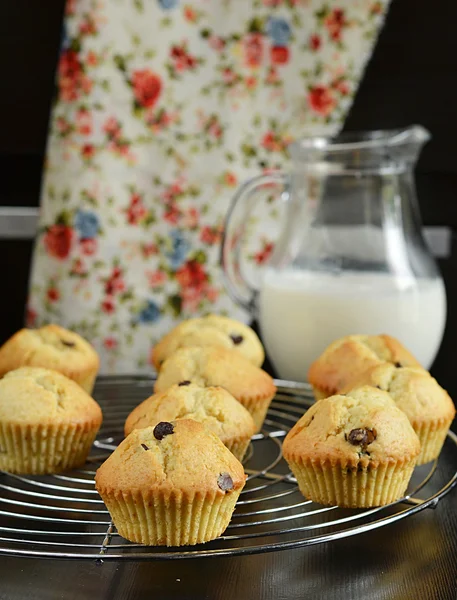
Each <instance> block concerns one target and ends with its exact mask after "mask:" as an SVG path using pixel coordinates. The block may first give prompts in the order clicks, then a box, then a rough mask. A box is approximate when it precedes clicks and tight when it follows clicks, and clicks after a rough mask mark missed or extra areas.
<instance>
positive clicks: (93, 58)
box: [86, 50, 98, 67]
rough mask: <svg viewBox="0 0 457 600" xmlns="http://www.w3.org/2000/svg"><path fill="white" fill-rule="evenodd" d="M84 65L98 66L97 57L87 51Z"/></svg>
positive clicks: (92, 52)
mask: <svg viewBox="0 0 457 600" xmlns="http://www.w3.org/2000/svg"><path fill="white" fill-rule="evenodd" d="M86 65H89V67H96V66H97V65H98V56H97V55H96V54H95V52H94V51H93V50H89V52H88V53H87V56H86Z"/></svg>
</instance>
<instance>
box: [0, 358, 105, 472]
mask: <svg viewBox="0 0 457 600" xmlns="http://www.w3.org/2000/svg"><path fill="white" fill-rule="evenodd" d="M101 423H102V411H101V409H100V407H99V405H98V404H97V403H96V402H95V400H93V399H92V398H91V397H90V396H89V395H88V394H87V392H85V391H84V390H83V389H82V388H81V387H80V386H79V385H78V384H76V383H75V382H74V381H72V380H71V379H68V378H67V377H65V376H64V375H62V374H61V373H58V372H57V371H51V370H48V369H40V368H37V367H23V368H21V369H16V370H15V371H10V372H8V373H7V374H6V375H5V376H4V377H3V379H1V380H0V469H1V470H3V471H8V472H10V473H29V474H44V473H57V472H59V471H64V470H65V469H71V468H75V467H79V466H81V465H83V464H84V463H85V462H86V458H87V455H88V453H89V451H90V449H91V447H92V443H93V441H94V439H95V436H96V435H97V432H98V430H99V428H100V425H101Z"/></svg>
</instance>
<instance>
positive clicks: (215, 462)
mask: <svg viewBox="0 0 457 600" xmlns="http://www.w3.org/2000/svg"><path fill="white" fill-rule="evenodd" d="M245 481H246V476H245V474H244V470H243V467H242V465H241V463H240V462H239V461H238V460H237V459H236V458H235V457H234V456H233V454H232V453H231V452H230V450H228V449H227V448H226V447H225V446H224V444H223V443H222V442H221V440H220V439H219V438H218V437H217V435H216V434H214V433H212V432H211V431H208V430H207V429H206V428H205V427H204V426H203V425H202V424H201V423H198V422H197V421H192V420H191V419H182V420H178V421H174V422H160V423H158V424H157V425H156V426H155V427H146V428H145V429H135V430H134V431H132V433H131V434H130V435H129V436H127V437H126V438H125V440H124V441H123V442H122V443H121V444H120V445H119V446H118V447H117V448H116V450H115V451H114V452H113V453H112V454H111V456H110V457H109V458H108V459H107V460H106V461H105V462H104V463H103V465H102V466H101V467H100V468H99V469H98V471H97V474H96V476H95V482H96V488H97V490H99V491H100V492H102V493H103V491H111V492H117V491H119V492H123V491H128V492H133V493H134V492H143V493H146V494H148V493H150V492H151V491H152V490H157V489H159V490H160V491H162V492H165V493H166V492H169V493H171V492H177V491H181V492H184V493H188V494H192V495H193V494H202V495H205V494H208V493H212V494H217V495H220V494H226V493H227V494H228V493H230V492H231V491H233V490H241V489H242V488H243V486H244V484H245Z"/></svg>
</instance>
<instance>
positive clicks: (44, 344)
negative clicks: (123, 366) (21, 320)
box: [0, 325, 100, 394]
mask: <svg viewBox="0 0 457 600" xmlns="http://www.w3.org/2000/svg"><path fill="white" fill-rule="evenodd" d="M99 365H100V359H99V357H98V354H97V353H96V352H95V350H94V349H93V348H92V346H91V345H90V344H89V342H86V340H85V339H83V338H82V337H81V336H80V335H78V334H77V333H74V332H73V331H68V329H64V328H63V327H60V326H59V325H45V326H44V327H40V329H21V330H20V331H18V332H17V333H15V334H14V335H13V336H12V337H11V338H10V339H9V340H7V341H6V342H5V343H4V344H3V346H2V347H1V348H0V376H1V375H4V374H5V373H8V371H12V370H13V369H18V368H19V367H26V366H27V367H42V368H44V369H53V370H54V371H59V373H63V375H66V376H67V377H69V378H70V379H73V381H76V383H79V385H80V386H81V387H82V388H84V389H85V390H86V392H87V393H88V394H91V393H92V390H93V387H94V382H95V378H96V377H97V373H98V369H99Z"/></svg>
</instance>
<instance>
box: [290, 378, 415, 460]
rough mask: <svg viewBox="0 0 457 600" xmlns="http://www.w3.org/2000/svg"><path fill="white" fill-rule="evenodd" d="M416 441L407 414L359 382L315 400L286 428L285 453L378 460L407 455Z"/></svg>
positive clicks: (412, 454)
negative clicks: (290, 427) (356, 384)
mask: <svg viewBox="0 0 457 600" xmlns="http://www.w3.org/2000/svg"><path fill="white" fill-rule="evenodd" d="M419 452H420V443H419V439H418V437H417V435H416V434H415V433H414V430H413V428H412V427H411V424H410V422H409V421H408V418H407V416H406V415H405V414H404V413H403V412H402V411H401V410H400V409H399V408H398V407H397V406H396V405H395V402H394V401H393V400H392V398H391V397H390V396H389V394H387V392H384V391H382V390H378V389H377V388H373V387H370V386H363V387H360V388H358V389H356V390H352V391H351V392H349V393H348V394H347V395H344V396H343V395H337V396H330V397H329V398H324V399H323V400H319V401H318V402H316V403H315V404H314V405H313V406H311V408H310V409H309V410H308V411H306V413H305V414H304V415H303V417H301V419H300V420H299V421H298V422H297V423H296V424H295V425H294V427H293V428H292V429H291V430H290V432H289V433H288V434H287V436H286V438H285V440H284V444H283V453H284V456H285V458H286V459H292V460H293V459H294V458H295V459H301V460H307V461H317V462H329V463H337V464H340V465H342V466H345V465H347V466H356V465H360V466H362V467H368V466H370V465H371V466H377V465H378V464H379V463H385V462H391V461H392V462H393V461H399V460H402V459H408V460H411V458H414V457H415V456H417V455H418V454H419Z"/></svg>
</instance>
